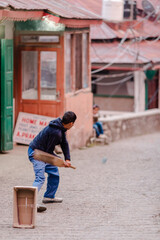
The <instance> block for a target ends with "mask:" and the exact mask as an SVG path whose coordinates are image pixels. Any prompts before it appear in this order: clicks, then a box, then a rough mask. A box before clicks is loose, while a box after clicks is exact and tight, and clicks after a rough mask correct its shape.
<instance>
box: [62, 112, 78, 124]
mask: <svg viewBox="0 0 160 240" xmlns="http://www.w3.org/2000/svg"><path fill="white" fill-rule="evenodd" d="M76 119H77V116H76V114H75V113H74V112H71V111H68V112H65V114H64V115H63V117H62V123H64V124H68V123H71V122H75V121H76Z"/></svg>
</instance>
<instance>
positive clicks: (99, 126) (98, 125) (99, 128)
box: [93, 104, 105, 138]
mask: <svg viewBox="0 0 160 240" xmlns="http://www.w3.org/2000/svg"><path fill="white" fill-rule="evenodd" d="M99 109H100V108H99V106H98V105H96V104H95V105H93V128H94V129H95V131H96V137H100V138H104V137H105V135H104V134H103V125H102V123H101V122H99V121H98V117H99V114H98V112H99Z"/></svg>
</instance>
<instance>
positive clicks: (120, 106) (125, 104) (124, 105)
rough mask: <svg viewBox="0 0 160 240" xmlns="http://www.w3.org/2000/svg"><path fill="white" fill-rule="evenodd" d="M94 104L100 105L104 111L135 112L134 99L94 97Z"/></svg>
mask: <svg viewBox="0 0 160 240" xmlns="http://www.w3.org/2000/svg"><path fill="white" fill-rule="evenodd" d="M94 103H95V104H98V105H99V106H100V108H101V109H102V110H107V111H109V110H111V111H127V112H133V111H134V99H133V98H109V97H98V96H94Z"/></svg>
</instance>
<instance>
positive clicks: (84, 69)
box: [83, 33, 88, 88]
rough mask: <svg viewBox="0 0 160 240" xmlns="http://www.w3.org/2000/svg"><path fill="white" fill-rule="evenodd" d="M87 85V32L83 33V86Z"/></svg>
mask: <svg viewBox="0 0 160 240" xmlns="http://www.w3.org/2000/svg"><path fill="white" fill-rule="evenodd" d="M87 87H88V34H87V33H83V88H87Z"/></svg>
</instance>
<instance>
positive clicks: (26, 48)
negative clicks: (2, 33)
mask: <svg viewBox="0 0 160 240" xmlns="http://www.w3.org/2000/svg"><path fill="white" fill-rule="evenodd" d="M22 51H37V52H38V99H36V100H35V99H22V55H21V52H22ZM41 51H52V52H56V53H57V82H56V84H57V85H56V86H57V87H56V91H57V92H58V91H59V92H60V97H59V99H58V100H40V70H41V67H40V52H41ZM18 52H19V53H18V55H19V57H18V66H19V71H18V86H19V94H18V96H17V97H18V99H17V101H18V103H19V107H18V109H17V111H18V112H20V111H23V109H22V104H23V103H33V102H34V103H37V105H38V112H39V108H40V104H41V103H45V104H48V105H59V107H60V108H61V106H60V105H61V102H62V101H63V87H62V86H61V82H60V80H61V79H64V78H63V77H62V74H63V72H64V71H61V66H60V60H61V59H62V56H63V54H62V49H61V48H57V47H47V46H19V48H18ZM62 82H63V81H62ZM62 105H63V104H62ZM57 114H58V112H57Z"/></svg>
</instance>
